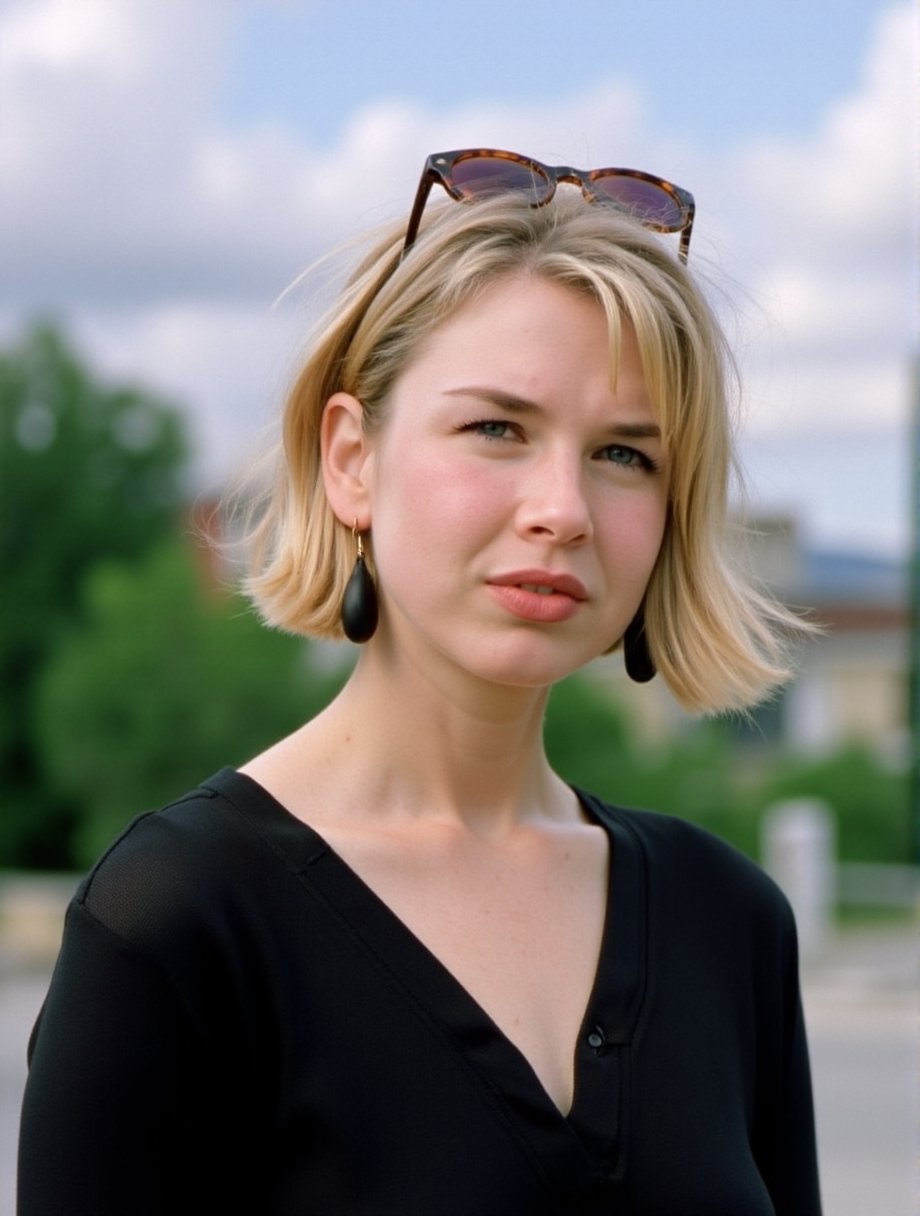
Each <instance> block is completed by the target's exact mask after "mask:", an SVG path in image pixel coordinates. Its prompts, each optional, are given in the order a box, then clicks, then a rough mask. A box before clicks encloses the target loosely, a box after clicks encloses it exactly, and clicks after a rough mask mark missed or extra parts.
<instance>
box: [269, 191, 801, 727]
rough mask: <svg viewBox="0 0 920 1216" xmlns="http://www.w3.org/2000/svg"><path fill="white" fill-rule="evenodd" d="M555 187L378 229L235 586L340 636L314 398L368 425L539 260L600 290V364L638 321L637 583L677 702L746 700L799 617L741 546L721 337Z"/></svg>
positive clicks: (312, 378)
mask: <svg viewBox="0 0 920 1216" xmlns="http://www.w3.org/2000/svg"><path fill="white" fill-rule="evenodd" d="M566 194H568V192H565V194H563V193H562V192H561V193H560V194H559V195H557V196H556V199H555V200H554V202H553V203H552V204H550V205H549V206H546V207H540V208H531V207H530V206H528V205H527V204H526V202H524V201H523V200H522V199H520V198H519V197H518V196H514V195H508V196H500V197H495V198H490V199H483V200H480V201H478V202H476V203H473V204H469V205H461V204H456V203H448V204H445V205H443V206H441V207H433V208H431V212H430V214H429V216H428V217H427V222H425V223H424V225H423V227H422V231H421V233H420V235H419V237H418V239H417V241H416V243H415V245H414V246H413V248H412V249H411V251H410V252H409V253H408V255H407V256H406V257H405V258H404V259H403V260H402V261H400V254H401V249H402V238H403V232H404V228H403V225H402V224H395V225H393V226H390V227H388V228H387V229H386V230H385V231H384V232H383V233H382V234H378V235H377V237H376V241H375V243H374V245H373V247H372V248H371V250H370V252H369V254H368V255H367V256H366V257H365V258H364V260H363V261H362V262H361V264H360V265H359V266H358V268H357V270H356V271H355V272H354V274H353V275H352V277H351V279H350V280H349V281H348V283H347V284H346V286H345V288H344V290H343V292H342V294H341V296H340V298H339V299H338V301H337V302H336V303H335V305H334V306H333V308H332V309H331V310H330V312H329V314H328V315H327V317H326V320H325V322H324V323H323V325H321V327H320V328H319V330H318V333H317V337H316V339H315V341H314V342H313V345H312V350H311V352H310V354H309V357H308V358H307V360H306V362H305V364H304V366H303V368H302V370H301V371H300V374H299V375H298V376H297V379H296V381H295V383H294V385H293V388H292V390H291V392H290V394H289V396H288V399H287V403H286V406H285V410H284V417H283V430H282V438H281V443H280V445H279V451H278V453H277V466H276V472H275V475H274V478H273V484H272V486H271V488H270V489H269V491H268V492H267V494H266V496H265V498H264V500H263V501H262V502H261V503H260V504H259V505H258V506H257V508H256V513H255V516H254V519H255V524H254V527H253V529H252V534H251V537H250V540H251V542H252V549H251V555H252V556H251V567H250V576H249V578H248V580H247V583H246V588H247V591H248V593H249V595H250V596H251V597H252V599H253V600H254V602H255V604H256V606H257V607H258V609H259V611H260V612H261V614H262V616H263V617H264V619H265V620H266V621H267V622H268V623H269V624H271V625H274V626H277V627H279V628H282V629H285V630H288V631H291V632H294V633H302V634H307V635H310V636H314V637H321V638H340V637H341V636H342V630H341V624H340V620H339V613H340V607H341V601H342V595H343V592H344V588H345V583H346V581H347V579H348V576H349V574H350V572H351V567H352V565H353V563H354V555H355V547H354V540H353V538H352V536H351V531H350V529H349V528H348V527H345V526H343V524H341V523H340V522H339V520H338V519H336V517H335V516H334V515H333V513H332V510H331V508H330V506H329V503H328V502H327V499H326V494H325V490H324V486H323V478H322V472H321V456H320V440H319V435H320V419H321V417H322V413H323V408H324V406H325V404H326V402H327V400H328V399H329V397H331V396H332V394H333V393H335V392H337V391H339V390H342V391H344V392H347V393H350V394H352V395H354V396H355V397H357V398H358V399H359V400H360V401H361V403H362V405H363V407H364V426H365V430H366V432H367V433H373V432H374V430H375V429H376V428H378V427H380V426H381V425H383V424H384V423H385V419H386V410H387V402H388V399H389V396H390V392H391V390H392V387H393V384H394V382H395V381H396V379H397V378H398V376H399V374H400V372H401V370H402V369H403V368H404V367H406V365H407V363H408V361H409V360H410V359H411V358H412V357H413V355H414V354H415V353H416V352H417V351H418V350H419V347H420V344H421V343H423V342H424V341H425V340H426V338H428V336H429V335H430V334H431V333H432V331H433V330H435V329H436V328H437V327H438V326H439V325H441V324H443V323H444V322H445V321H446V320H447V319H448V318H449V317H450V316H451V315H452V314H453V313H454V312H455V310H456V309H458V308H459V307H460V306H461V305H462V304H464V303H465V302H466V301H468V300H469V299H470V298H471V297H473V296H475V295H476V294H477V293H479V292H482V291H483V290H484V289H485V288H486V287H487V286H489V285H490V284H492V283H494V282H495V281H496V280H499V279H501V278H503V277H508V276H511V275H515V276H516V275H521V274H527V275H536V276H539V277H541V278H543V279H547V280H550V281H552V282H555V283H559V284H564V285H566V286H568V287H570V288H571V289H573V290H574V291H578V292H581V293H584V294H586V295H589V296H591V297H592V298H594V299H595V300H597V301H598V302H599V303H600V304H601V306H602V307H603V309H604V311H605V314H606V316H607V321H608V324H609V329H610V343H611V375H612V376H614V377H615V375H616V366H617V352H618V350H619V346H620V335H621V331H622V325H623V321H624V319H625V320H627V321H628V322H629V323H630V324H631V325H632V327H633V329H634V331H635V334H636V337H637V340H638V345H639V351H640V356H641V360H642V366H643V370H644V373H645V378H646V385H647V388H648V391H649V395H650V399H651V402H652V406H653V409H654V410H655V412H656V414H657V417H658V423H659V426H660V427H661V429H662V435H663V439H664V443H665V446H666V451H667V453H668V461H669V470H670V472H669V506H668V519H667V524H666V529H665V536H664V541H663V543H662V547H661V551H660V553H659V556H658V559H657V563H656V565H655V569H654V571H653V573H652V577H651V580H650V582H649V586H648V589H647V592H646V596H645V620H646V631H647V636H648V640H649V649H650V651H651V654H652V658H653V659H654V662H655V664H656V666H657V668H658V671H659V672H660V673H661V675H662V677H663V678H664V679H665V681H666V682H667V684H668V686H669V687H670V689H671V691H672V693H673V694H674V696H675V697H676V699H677V700H678V701H679V702H680V703H681V704H682V705H683V706H684V707H685V708H687V709H689V710H690V711H691V712H697V713H716V712H720V711H725V710H732V709H735V710H737V709H743V708H745V707H747V706H750V705H752V704H754V703H756V702H757V701H759V700H762V699H763V698H764V697H765V696H767V695H768V694H769V693H770V691H771V690H773V689H774V688H776V687H777V686H779V685H780V684H782V683H783V682H785V681H786V680H787V679H788V678H789V675H790V672H789V668H788V662H787V658H786V651H787V646H788V643H789V640H790V638H791V637H793V636H794V635H795V634H797V633H799V632H801V631H802V629H803V628H804V627H803V624H802V622H801V620H800V619H799V618H798V617H796V616H794V615H793V614H792V613H790V612H788V611H787V610H786V609H785V608H784V607H782V606H781V605H780V604H778V603H777V602H775V601H774V600H772V599H771V598H770V597H769V596H768V595H766V594H765V593H764V592H763V591H762V590H760V589H758V588H757V586H756V585H755V584H754V582H753V580H752V579H751V578H750V577H748V576H747V575H746V574H745V573H744V572H743V568H742V567H741V565H740V564H739V561H738V557H739V550H738V544H737V536H736V535H735V530H734V529H733V528H732V526H731V524H730V520H729V510H728V494H729V484H730V476H731V473H732V470H733V453H732V435H731V419H730V409H729V404H728V399H727V392H726V383H727V373H729V372H730V371H731V369H732V362H731V359H730V356H729V354H728V351H727V349H726V345H725V341H724V338H723V335H722V333H721V330H720V328H719V326H718V324H717V323H716V321H715V318H714V316H713V314H712V312H711V310H710V308H709V306H708V304H707V303H706V301H705V299H704V298H703V295H702V293H701V292H700V290H699V288H698V287H697V286H696V285H695V283H694V281H693V279H692V278H691V276H690V274H688V272H687V270H686V269H685V268H684V266H682V265H681V264H680V262H679V261H678V259H677V257H676V256H675V255H674V252H673V251H672V250H670V249H669V248H667V246H666V244H665V242H664V241H662V239H661V238H659V237H657V236H654V235H652V234H651V233H649V232H647V231H646V230H645V229H643V228H642V227H641V226H640V225H638V224H637V223H636V222H635V221H633V220H631V219H629V218H628V217H626V216H624V215H622V214H620V213H619V212H617V211H616V210H615V209H613V208H611V207H605V206H592V205H589V204H586V203H585V202H584V200H583V199H582V198H581V197H580V195H576V194H575V193H574V192H572V193H571V195H570V196H568V197H566V196H565V195H566Z"/></svg>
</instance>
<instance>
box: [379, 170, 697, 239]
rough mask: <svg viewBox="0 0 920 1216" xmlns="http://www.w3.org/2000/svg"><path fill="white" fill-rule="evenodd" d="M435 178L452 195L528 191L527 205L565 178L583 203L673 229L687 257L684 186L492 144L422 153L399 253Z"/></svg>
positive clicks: (689, 200) (689, 206) (688, 203)
mask: <svg viewBox="0 0 920 1216" xmlns="http://www.w3.org/2000/svg"><path fill="white" fill-rule="evenodd" d="M435 182H437V183H438V184H439V185H441V186H443V187H444V189H445V190H446V191H447V193H448V194H449V195H450V197H451V198H453V199H457V200H458V201H466V200H469V199H473V198H479V197H480V196H482V195H483V194H492V193H500V192H502V191H506V190H514V191H520V192H522V193H526V194H529V195H530V198H531V206H532V207H542V206H544V205H545V204H546V203H548V202H549V201H550V199H551V198H552V197H553V195H554V194H555V193H556V186H557V185H558V184H559V182H571V183H572V184H574V185H577V186H580V187H581V192H582V194H583V195H584V197H585V199H586V200H587V201H588V202H589V203H612V204H613V206H614V207H619V208H620V209H621V210H622V211H627V212H628V213H629V214H630V215H633V216H635V218H636V219H637V220H639V222H640V223H641V224H643V225H644V226H645V227H646V228H651V229H653V230H654V231H655V232H679V233H680V255H679V256H680V260H681V261H682V262H686V260H687V251H688V249H689V248H690V233H691V232H692V231H693V216H694V214H695V212H696V204H695V203H694V201H693V195H692V194H691V193H690V192H689V191H688V190H682V189H681V187H680V186H674V185H672V184H671V182H668V181H665V180H664V178H663V177H656V176H655V174H654V173H643V172H642V171H641V170H640V169H589V170H584V169H573V168H572V166H571V165H556V166H555V168H551V167H550V166H549V165H543V164H541V163H540V162H539V161H538V160H532V159H531V158H530V157H529V156H518V154H517V153H516V152H499V151H497V150H496V149H494V148H466V149H463V150H461V151H458V152H433V153H432V154H431V156H429V157H428V159H427V160H426V161H425V168H424V169H423V170H422V177H421V180H420V182H419V184H418V191H417V193H416V195H415V203H414V204H413V207H412V214H411V215H410V216H409V226H408V228H407V229H406V240H405V244H404V245H403V252H402V256H403V257H405V255H406V253H407V252H408V250H409V249H411V248H412V245H413V243H414V241H415V238H416V236H417V235H418V227H419V224H420V222H421V219H422V212H423V211H424V210H425V203H426V202H427V201H428V195H429V193H430V191H431V187H432V186H433V185H434V184H435Z"/></svg>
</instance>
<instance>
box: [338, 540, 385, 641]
mask: <svg viewBox="0 0 920 1216" xmlns="http://www.w3.org/2000/svg"><path fill="white" fill-rule="evenodd" d="M351 532H352V535H353V536H354V538H355V540H356V541H357V544H358V556H357V558H356V559H355V568H354V570H352V572H351V576H350V578H349V579H348V583H347V585H346V587H345V594H344V595H343V596H342V628H343V629H344V630H345V636H346V637H347V638H348V640H349V641H350V642H367V641H369V640H370V638H372V637H373V636H374V630H375V629H376V628H377V588H376V587H375V586H374V580H373V579H372V578H371V573H370V571H369V570H368V568H367V565H366V563H365V561H364V541H363V539H362V537H361V533H360V532H359V531H358V521H357V520H355V522H354V526H353V527H352V529H351Z"/></svg>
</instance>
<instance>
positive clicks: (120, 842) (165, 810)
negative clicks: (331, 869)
mask: <svg viewBox="0 0 920 1216" xmlns="http://www.w3.org/2000/svg"><path fill="white" fill-rule="evenodd" d="M285 820H286V815H285V812H284V811H283V810H282V809H281V808H279V807H277V806H274V805H272V804H271V800H270V799H268V798H267V796H266V795H264V791H260V790H259V789H258V787H257V786H255V785H254V784H253V783H251V782H248V781H246V780H245V779H244V778H242V777H240V776H239V774H237V773H235V772H234V771H233V770H232V769H223V770H221V772H220V773H218V774H216V775H215V776H214V777H212V778H209V779H208V780H206V781H204V782H203V783H202V784H201V785H200V786H199V787H198V788H197V789H194V790H191V791H189V792H188V793H186V794H184V795H182V796H181V797H179V798H177V799H175V800H174V801H173V802H171V803H169V804H168V805H166V806H164V807H162V808H160V809H159V810H155V811H147V812H145V813H144V814H141V815H138V816H137V817H136V818H135V819H134V820H132V822H131V823H130V824H129V825H128V826H127V827H126V828H125V830H124V831H123V832H122V833H121V835H120V836H119V837H118V838H117V839H116V840H115V841H114V842H113V843H112V845H111V846H110V847H109V848H108V849H107V850H106V852H105V853H103V855H102V856H101V857H100V858H99V860H98V861H97V862H96V864H95V865H94V866H93V868H92V870H91V871H90V872H89V874H88V875H87V876H86V878H85V879H84V881H83V883H82V884H81V886H80V888H79V890H78V892H77V895H76V902H77V903H79V904H82V905H83V907H84V908H85V910H86V911H87V912H89V914H90V915H91V916H92V917H93V918H95V919H96V920H97V921H100V922H101V923H102V924H104V925H105V926H106V927H107V928H108V929H110V930H111V931H112V932H113V933H115V934H116V935H117V936H119V937H121V938H123V939H125V940H127V941H130V942H131V943H133V944H136V945H139V946H150V947H153V948H155V947H156V946H157V945H158V944H159V942H160V941H162V940H163V938H164V937H170V936H173V935H174V934H175V933H176V932H179V931H181V932H182V933H184V934H188V933H189V932H192V931H193V930H194V928H195V926H196V925H199V926H200V925H204V924H206V923H208V922H210V923H211V924H213V923H215V922H218V921H220V920H223V921H225V922H226V919H227V914H228V910H229V909H231V908H232V907H236V908H237V909H238V908H241V907H243V906H244V905H245V904H246V903H253V904H254V903H256V902H257V901H259V900H264V899H265V896H266V892H269V893H270V892H272V891H277V890H278V888H279V885H283V882H284V878H285V876H290V875H291V873H292V871H296V869H297V866H298V863H299V858H298V856H297V855H296V853H295V852H292V850H291V849H290V847H288V846H289V843H290V842H289V841H287V840H286V838H285V829H288V830H290V827H291V826H292V824H288V823H286V822H285ZM293 826H295V827H298V828H301V827H302V825H293ZM295 840H296V833H295ZM301 843H302V842H301Z"/></svg>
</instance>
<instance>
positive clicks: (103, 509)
mask: <svg viewBox="0 0 920 1216" xmlns="http://www.w3.org/2000/svg"><path fill="white" fill-rule="evenodd" d="M185 467H186V444H185V438H184V434H183V428H182V424H181V420H180V415H179V413H178V412H177V411H176V410H175V409H173V408H171V407H170V406H168V405H166V404H164V403H163V402H161V401H160V400H158V399H157V398H155V397H153V396H151V395H150V394H149V393H147V392H146V391H144V390H142V389H138V388H135V387H132V386H126V385H117V386H111V385H107V384H103V383H102V382H100V381H99V380H98V379H97V378H96V377H95V376H94V375H92V374H91V373H90V372H89V371H88V370H87V368H86V367H84V365H83V364H82V363H81V361H80V359H79V358H78V357H77V355H76V354H75V353H74V351H73V350H72V349H71V348H70V347H69V346H68V344H67V343H66V342H65V340H64V339H63V338H62V337H61V336H60V335H59V334H58V333H56V332H55V330H54V329H52V328H51V327H50V326H47V325H39V326H36V327H35V328H34V329H33V330H32V331H31V332H29V333H28V334H27V335H26V336H25V337H24V338H23V339H22V341H21V342H20V343H19V344H18V345H17V346H15V347H13V348H12V349H10V350H7V351H5V352H0V568H2V570H3V582H4V586H3V596H2V598H0V689H2V716H0V788H2V791H3V814H2V816H0V864H12V863H13V862H18V863H20V864H32V865H51V864H55V863H56V862H57V861H59V860H60V857H59V856H58V851H57V846H56V844H55V841H56V840H58V839H61V838H63V837H65V836H66V835H67V832H68V830H69V828H70V827H71V826H72V823H73V818H74V815H75V813H76V808H75V807H74V806H73V805H72V804H71V803H69V802H68V801H67V800H65V799H61V798H60V797H56V796H55V795H54V794H53V792H52V791H51V790H50V789H49V787H48V785H47V783H46V782H45V781H44V780H43V776H42V773H41V771H40V768H39V765H38V761H37V758H36V755H35V749H34V745H33V739H32V736H31V733H30V725H29V724H30V722H31V718H32V712H31V698H32V693H33V689H34V686H35V678H36V673H37V671H38V670H39V668H40V667H41V665H42V663H43V662H44V661H45V659H46V657H47V656H48V655H49V654H50V653H51V652H52V651H53V649H54V647H55V646H56V644H57V642H58V640H59V638H60V636H61V633H62V631H63V630H64V629H65V628H66V627H67V626H68V625H69V624H70V622H71V621H72V620H73V618H74V615H75V613H76V612H77V611H78V593H79V586H80V583H81V581H82V579H83V577H84V575H85V573H86V571H87V570H88V569H89V568H90V566H91V565H92V564H93V563H94V562H96V561H98V560H99V559H100V558H106V557H122V558H130V557H134V556H138V555H140V554H142V553H143V552H144V551H145V550H146V549H147V548H149V546H150V545H151V544H152V543H155V542H157V541H159V540H161V539H162V538H163V537H164V536H166V535H167V534H169V533H170V532H172V531H174V530H175V527H176V521H177V518H178V515H179V512H180V511H181V510H182V508H183V504H184V500H185V487H184V485H183V478H184V474H185Z"/></svg>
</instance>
